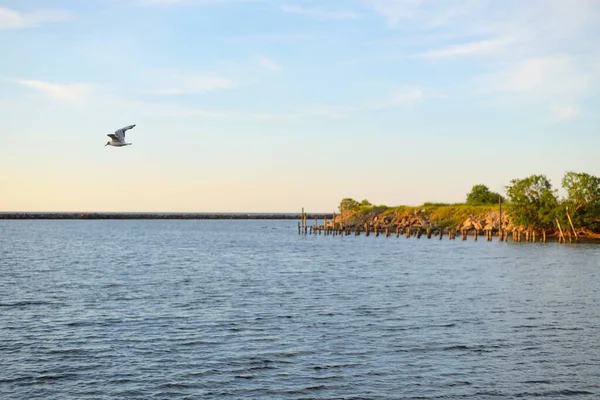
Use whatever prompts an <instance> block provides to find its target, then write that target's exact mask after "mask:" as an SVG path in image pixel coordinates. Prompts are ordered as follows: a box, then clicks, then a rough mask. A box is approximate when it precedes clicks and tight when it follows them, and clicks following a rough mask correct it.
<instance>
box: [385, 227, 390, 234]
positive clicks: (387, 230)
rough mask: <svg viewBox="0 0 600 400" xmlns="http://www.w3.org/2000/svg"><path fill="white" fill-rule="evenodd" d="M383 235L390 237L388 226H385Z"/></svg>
mask: <svg viewBox="0 0 600 400" xmlns="http://www.w3.org/2000/svg"><path fill="white" fill-rule="evenodd" d="M385 237H390V228H389V227H387V226H386V227H385Z"/></svg>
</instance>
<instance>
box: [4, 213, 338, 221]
mask: <svg viewBox="0 0 600 400" xmlns="http://www.w3.org/2000/svg"><path fill="white" fill-rule="evenodd" d="M300 217H301V214H300V213H181V212H167V213H161V212H0V219H296V220H297V219H300ZM325 217H327V218H328V219H331V218H332V217H333V214H332V213H329V214H328V213H312V214H307V218H308V219H309V220H314V219H315V218H318V219H323V218H325Z"/></svg>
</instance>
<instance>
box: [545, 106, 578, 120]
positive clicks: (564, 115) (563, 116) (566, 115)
mask: <svg viewBox="0 0 600 400" xmlns="http://www.w3.org/2000/svg"><path fill="white" fill-rule="evenodd" d="M550 111H551V112H552V115H553V116H554V118H555V119H556V120H559V121H566V120H570V119H573V118H575V117H578V116H579V115H581V110H580V109H579V107H576V106H573V105H564V104H553V105H551V106H550Z"/></svg>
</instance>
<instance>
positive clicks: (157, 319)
mask: <svg viewBox="0 0 600 400" xmlns="http://www.w3.org/2000/svg"><path fill="white" fill-rule="evenodd" d="M288 225H289V221H274V220H269V221H267V222H265V221H208V220H202V221H151V220H145V221H116V220H115V221H100V220H98V221H34V220H32V221H0V273H1V274H2V279H1V280H0V338H1V340H0V398H2V399H9V400H10V399H23V398H28V399H29V398H31V399H36V398H61V399H113V398H127V399H153V398H156V399H198V398H202V399H257V398H259V399H266V400H269V399H294V400H297V399H344V400H349V399H374V400H378V399H382V400H383V399H386V400H387V399H398V398H403V399H479V398H481V399H505V398H544V399H545V398H548V399H554V398H585V399H587V398H589V399H592V398H598V397H599V396H600V386H599V385H598V383H597V382H600V336H598V335H597V334H596V332H598V331H599V329H600V308H599V307H598V304H599V302H600V297H599V296H600V290H599V289H598V288H599V287H600V274H599V273H598V272H597V267H598V261H597V260H598V256H599V255H600V251H599V250H598V247H595V246H587V245H583V246H558V245H554V244H553V245H542V244H538V245H527V246H522V245H515V244H513V243H510V242H509V243H497V242H494V243H486V242H485V241H483V242H482V241H479V242H477V243H475V242H473V241H466V242H463V241H449V240H443V241H440V240H429V241H428V240H426V239H413V238H411V239H405V238H398V239H396V238H387V239H386V238H377V239H376V238H374V237H369V238H367V237H364V236H359V237H354V236H353V237H339V236H338V237H331V236H322V235H321V236H315V235H313V236H310V235H307V236H304V235H298V234H297V233H296V230H295V229H294V227H293V226H288ZM265 228H268V229H265ZM271 228H278V229H271ZM115 242H119V243H126V244H127V245H126V246H124V247H113V246H112V243H115Z"/></svg>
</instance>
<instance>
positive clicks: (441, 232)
mask: <svg viewBox="0 0 600 400" xmlns="http://www.w3.org/2000/svg"><path fill="white" fill-rule="evenodd" d="M443 236H444V228H440V240H442V237H443Z"/></svg>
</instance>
